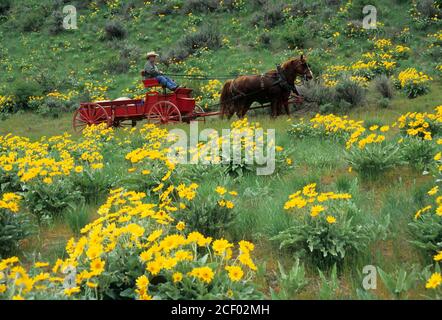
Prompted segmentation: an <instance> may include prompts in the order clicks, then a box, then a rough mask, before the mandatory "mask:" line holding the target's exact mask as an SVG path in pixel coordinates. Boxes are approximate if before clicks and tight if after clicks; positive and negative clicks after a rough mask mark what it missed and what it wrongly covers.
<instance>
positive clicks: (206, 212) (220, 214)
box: [177, 187, 235, 237]
mask: <svg viewBox="0 0 442 320" xmlns="http://www.w3.org/2000/svg"><path fill="white" fill-rule="evenodd" d="M216 190H218V193H217V194H214V192H213V190H212V189H205V190H199V193H198V196H197V198H196V199H195V201H193V202H192V203H191V204H190V207H189V209H188V210H187V209H186V210H183V211H181V212H180V213H179V214H178V215H177V218H178V219H181V220H182V221H184V222H185V223H186V226H187V227H188V228H189V229H190V230H200V231H201V232H203V233H204V234H206V235H208V236H211V237H220V236H225V235H226V234H227V232H226V231H227V230H228V228H229V227H230V226H231V225H232V223H233V221H234V219H235V210H234V202H233V196H232V195H231V194H229V193H228V192H227V190H226V189H225V188H223V187H217V188H216Z"/></svg>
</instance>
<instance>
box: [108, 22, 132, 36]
mask: <svg viewBox="0 0 442 320" xmlns="http://www.w3.org/2000/svg"><path fill="white" fill-rule="evenodd" d="M126 36H127V31H126V29H125V28H124V26H123V25H122V24H121V23H120V22H119V21H115V20H114V21H109V22H107V23H106V25H105V26H104V38H105V39H106V40H114V39H124V38H126Z"/></svg>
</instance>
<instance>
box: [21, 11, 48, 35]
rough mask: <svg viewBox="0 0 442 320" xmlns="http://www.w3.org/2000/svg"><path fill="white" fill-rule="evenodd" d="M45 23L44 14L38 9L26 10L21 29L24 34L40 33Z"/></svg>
mask: <svg viewBox="0 0 442 320" xmlns="http://www.w3.org/2000/svg"><path fill="white" fill-rule="evenodd" d="M44 21H45V14H44V12H43V11H42V10H41V9H39V8H37V9H35V8H32V9H31V8H26V10H25V12H24V13H23V15H22V18H21V21H20V23H21V29H22V31H24V32H37V31H40V29H41V27H42V26H43V22H44Z"/></svg>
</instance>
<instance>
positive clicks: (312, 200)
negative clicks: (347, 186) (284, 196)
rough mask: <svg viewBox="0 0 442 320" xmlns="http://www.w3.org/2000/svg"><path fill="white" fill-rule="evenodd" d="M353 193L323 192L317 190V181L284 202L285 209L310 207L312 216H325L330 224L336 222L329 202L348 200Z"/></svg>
mask: <svg viewBox="0 0 442 320" xmlns="http://www.w3.org/2000/svg"><path fill="white" fill-rule="evenodd" d="M348 199H351V195H350V194H348V193H334V192H321V193H319V192H318V191H317V190H316V183H312V184H309V185H306V186H304V188H303V189H302V190H298V191H296V192H295V193H293V194H291V195H290V196H289V200H288V201H287V202H286V203H285V204H284V209H285V210H291V209H303V208H308V209H309V212H310V216H311V217H312V218H316V217H318V216H323V217H324V218H325V220H326V221H327V222H328V223H329V224H333V223H335V222H336V217H335V216H334V215H333V212H329V211H330V210H329V207H328V206H327V204H328V203H329V202H331V201H335V200H348Z"/></svg>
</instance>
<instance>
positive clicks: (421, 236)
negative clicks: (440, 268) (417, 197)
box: [408, 212, 442, 262]
mask: <svg viewBox="0 0 442 320" xmlns="http://www.w3.org/2000/svg"><path fill="white" fill-rule="evenodd" d="M408 226H409V228H410V231H411V234H412V235H413V239H414V240H412V241H411V243H412V244H414V245H415V246H416V247H418V248H419V249H421V250H422V254H423V256H425V257H426V259H428V262H431V260H432V259H431V257H432V256H433V255H434V254H436V253H437V252H438V251H439V250H440V249H441V248H442V216H438V215H437V214H435V213H433V212H425V213H423V214H422V215H420V216H419V217H418V218H417V219H414V220H413V221H412V222H410V223H409V224H408ZM428 257H430V259H429V258H428Z"/></svg>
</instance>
